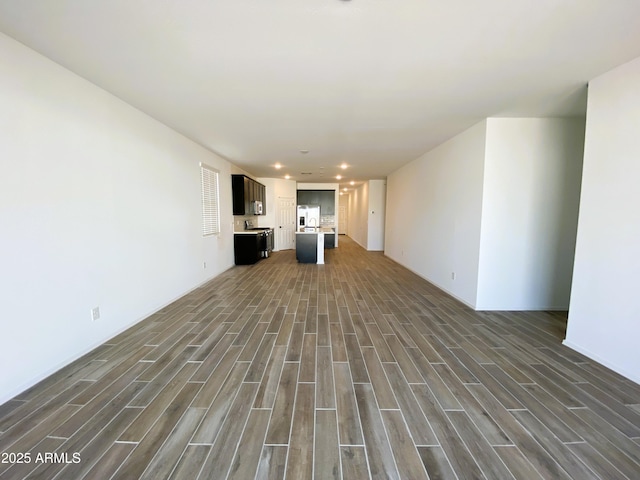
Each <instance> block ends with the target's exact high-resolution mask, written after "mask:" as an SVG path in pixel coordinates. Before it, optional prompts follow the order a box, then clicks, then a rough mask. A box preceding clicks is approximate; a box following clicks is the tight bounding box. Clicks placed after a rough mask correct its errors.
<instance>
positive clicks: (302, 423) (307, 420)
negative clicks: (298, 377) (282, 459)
mask: <svg viewBox="0 0 640 480" xmlns="http://www.w3.org/2000/svg"><path fill="white" fill-rule="evenodd" d="M315 396H316V393H315V385H314V384H312V383H299V384H298V392H297V394H296V405H295V408H294V411H293V423H292V425H291V442H290V443H289V456H288V458H287V468H286V476H287V478H312V476H313V443H314V441H313V440H314V428H315V424H314V412H315Z"/></svg>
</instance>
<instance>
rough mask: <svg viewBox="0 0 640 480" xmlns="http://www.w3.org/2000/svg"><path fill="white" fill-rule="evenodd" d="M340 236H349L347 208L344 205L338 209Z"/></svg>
mask: <svg viewBox="0 0 640 480" xmlns="http://www.w3.org/2000/svg"><path fill="white" fill-rule="evenodd" d="M338 234H339V235H346V234H347V207H345V206H344V205H340V206H339V207H338Z"/></svg>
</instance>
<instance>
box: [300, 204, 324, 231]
mask: <svg viewBox="0 0 640 480" xmlns="http://www.w3.org/2000/svg"><path fill="white" fill-rule="evenodd" d="M319 226H320V205H298V231H300V230H303V229H304V228H306V227H319Z"/></svg>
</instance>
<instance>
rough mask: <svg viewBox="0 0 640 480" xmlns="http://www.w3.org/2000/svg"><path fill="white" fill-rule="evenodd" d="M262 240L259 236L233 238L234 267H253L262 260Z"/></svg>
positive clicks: (237, 235)
mask: <svg viewBox="0 0 640 480" xmlns="http://www.w3.org/2000/svg"><path fill="white" fill-rule="evenodd" d="M261 243H262V239H261V237H260V236H259V235H242V234H241V235H239V234H236V235H234V236H233V250H234V252H235V263H236V265H253V264H254V263H256V262H257V261H258V260H260V258H262V245H261Z"/></svg>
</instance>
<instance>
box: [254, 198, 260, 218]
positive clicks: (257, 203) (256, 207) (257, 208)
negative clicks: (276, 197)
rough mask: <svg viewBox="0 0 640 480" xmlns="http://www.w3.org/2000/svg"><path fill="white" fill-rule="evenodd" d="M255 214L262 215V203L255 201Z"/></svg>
mask: <svg viewBox="0 0 640 480" xmlns="http://www.w3.org/2000/svg"><path fill="white" fill-rule="evenodd" d="M253 214H254V215H262V202H261V201H259V200H254V201H253Z"/></svg>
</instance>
